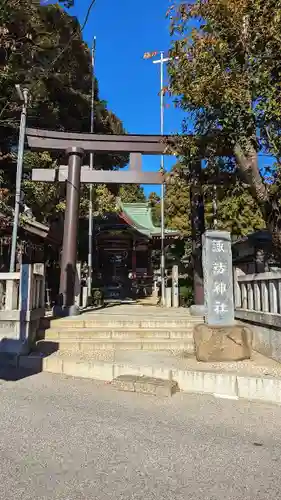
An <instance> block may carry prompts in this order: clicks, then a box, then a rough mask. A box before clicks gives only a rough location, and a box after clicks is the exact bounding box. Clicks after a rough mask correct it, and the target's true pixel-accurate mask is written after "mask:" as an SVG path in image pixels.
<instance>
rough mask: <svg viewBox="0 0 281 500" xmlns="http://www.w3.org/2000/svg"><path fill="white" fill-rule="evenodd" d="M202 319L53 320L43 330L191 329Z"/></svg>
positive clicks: (110, 318)
mask: <svg viewBox="0 0 281 500" xmlns="http://www.w3.org/2000/svg"><path fill="white" fill-rule="evenodd" d="M202 322H203V319H202V318H201V319H198V318H192V317H190V318H189V317H187V318H172V317H171V318H169V317H167V318H158V319H157V318H145V319H141V318H139V319H138V318H134V319H133V318H132V319H131V318H123V319H122V318H120V319H117V318H116V319H115V318H112V317H107V318H106V317H102V318H96V319H74V318H70V319H55V320H51V321H50V322H49V323H48V324H45V325H44V326H45V328H47V327H50V328H52V329H53V328H56V329H58V328H59V329H60V330H61V329H68V330H70V329H76V330H77V329H78V328H99V327H100V328H104V327H109V328H146V329H147V328H170V327H171V328H173V327H180V328H186V327H192V326H194V325H196V324H198V323H202ZM42 326H43V325H42Z"/></svg>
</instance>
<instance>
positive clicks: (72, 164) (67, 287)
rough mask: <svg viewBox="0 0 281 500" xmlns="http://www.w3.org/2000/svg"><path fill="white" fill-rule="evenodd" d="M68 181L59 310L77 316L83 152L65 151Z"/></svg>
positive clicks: (73, 149) (76, 149) (78, 150)
mask: <svg viewBox="0 0 281 500" xmlns="http://www.w3.org/2000/svg"><path fill="white" fill-rule="evenodd" d="M67 154H68V155H69V160H68V179H67V188H66V211H65V219H64V231H63V247H62V258H61V275H60V304H59V305H60V308H61V314H62V315H69V316H71V315H73V314H79V308H78V307H77V305H75V280H76V259H77V237H78V219H79V201H80V176H81V165H82V159H83V154H84V151H83V150H82V149H80V148H71V149H69V150H68V151H67Z"/></svg>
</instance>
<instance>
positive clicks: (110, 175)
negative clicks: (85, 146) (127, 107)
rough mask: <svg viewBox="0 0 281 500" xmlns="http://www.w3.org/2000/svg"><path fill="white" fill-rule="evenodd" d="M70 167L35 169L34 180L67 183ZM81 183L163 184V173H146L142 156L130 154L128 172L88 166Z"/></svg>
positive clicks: (83, 170) (33, 172)
mask: <svg viewBox="0 0 281 500" xmlns="http://www.w3.org/2000/svg"><path fill="white" fill-rule="evenodd" d="M68 172H69V168H68V165H61V166H60V167H59V169H46V168H34V169H33V170H32V180H33V181H36V182H57V181H58V182H65V181H67V179H68ZM80 182H81V183H82V184H163V182H164V176H163V174H162V173H161V172H144V171H143V170H142V155H141V154H140V153H131V154H130V165H129V169H128V170H118V171H112V170H96V169H95V170H91V169H90V168H89V167H88V166H83V167H82V168H81V177H80Z"/></svg>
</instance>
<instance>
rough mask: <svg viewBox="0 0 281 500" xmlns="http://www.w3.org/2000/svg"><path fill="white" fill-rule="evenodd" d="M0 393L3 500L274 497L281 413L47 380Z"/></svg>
mask: <svg viewBox="0 0 281 500" xmlns="http://www.w3.org/2000/svg"><path fill="white" fill-rule="evenodd" d="M5 375H6V378H7V379H9V378H11V376H14V375H15V372H10V373H8V374H7V373H6V374H5ZM0 391H1V405H0V422H1V424H0V429H1V432H0V454H1V467H0V492H1V498H3V499H5V500H14V499H19V500H83V499H87V500H92V499H96V500H109V499H111V500H112V499H114V500H189V499H190V500H226V499H227V500H272V499H277V498H280V496H281V475H280V466H281V408H280V407H274V406H266V405H261V404H255V403H247V402H243V401H225V400H216V399H212V398H208V397H203V396H202V397H201V396H191V395H183V394H177V395H175V396H174V397H173V398H171V399H165V400H161V399H157V398H153V397H150V396H142V395H139V394H131V393H122V392H117V391H115V390H114V389H113V388H112V387H111V386H110V385H105V384H101V383H96V382H93V381H90V380H79V379H72V378H67V377H60V376H56V375H51V374H46V373H43V374H39V375H36V376H33V377H26V378H23V379H22V380H19V381H17V382H10V381H9V382H5V381H2V382H0Z"/></svg>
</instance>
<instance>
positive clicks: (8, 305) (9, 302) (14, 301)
mask: <svg viewBox="0 0 281 500" xmlns="http://www.w3.org/2000/svg"><path fill="white" fill-rule="evenodd" d="M17 307H18V286H17V283H16V281H15V280H13V279H12V280H7V281H6V300H5V310H6V311H13V310H15V309H17Z"/></svg>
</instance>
